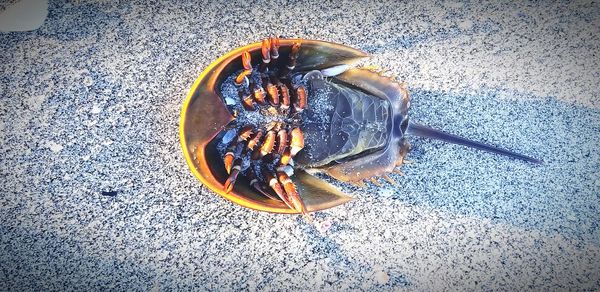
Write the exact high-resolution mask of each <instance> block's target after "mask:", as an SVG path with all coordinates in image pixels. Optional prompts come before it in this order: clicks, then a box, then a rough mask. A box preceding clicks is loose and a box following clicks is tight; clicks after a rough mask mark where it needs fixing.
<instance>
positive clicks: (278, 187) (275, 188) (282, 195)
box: [263, 169, 294, 209]
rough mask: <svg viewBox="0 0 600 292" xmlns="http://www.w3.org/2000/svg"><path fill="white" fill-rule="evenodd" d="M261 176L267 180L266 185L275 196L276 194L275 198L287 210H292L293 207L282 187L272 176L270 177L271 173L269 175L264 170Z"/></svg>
mask: <svg viewBox="0 0 600 292" xmlns="http://www.w3.org/2000/svg"><path fill="white" fill-rule="evenodd" d="M263 176H264V177H265V179H266V180H267V184H268V185H269V187H271V189H273V191H274V192H275V194H277V196H278V197H279V198H280V199H281V200H282V201H283V202H284V203H285V204H286V205H287V206H288V208H290V209H294V207H293V206H294V205H293V204H292V202H291V200H290V198H289V196H288V195H287V193H286V192H285V190H284V189H283V186H282V185H281V183H279V181H278V180H277V178H275V176H274V175H272V174H271V173H269V172H268V171H266V170H264V169H263Z"/></svg>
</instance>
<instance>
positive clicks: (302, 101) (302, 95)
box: [294, 85, 308, 113]
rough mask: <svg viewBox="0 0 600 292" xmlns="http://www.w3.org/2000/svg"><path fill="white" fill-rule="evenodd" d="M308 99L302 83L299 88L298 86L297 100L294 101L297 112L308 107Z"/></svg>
mask: <svg viewBox="0 0 600 292" xmlns="http://www.w3.org/2000/svg"><path fill="white" fill-rule="evenodd" d="M307 99H308V97H307V95H306V88H304V86H302V85H300V86H298V88H296V102H295V103H294V109H295V110H296V112H299V113H301V112H302V111H303V110H304V109H305V108H306V103H307V101H308V100H307Z"/></svg>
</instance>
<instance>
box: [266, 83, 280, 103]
mask: <svg viewBox="0 0 600 292" xmlns="http://www.w3.org/2000/svg"><path fill="white" fill-rule="evenodd" d="M266 88H267V94H268V96H269V102H270V103H271V105H274V106H275V105H278V104H279V90H277V86H275V85H273V83H271V81H267V86H266Z"/></svg>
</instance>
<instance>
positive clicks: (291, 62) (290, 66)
mask: <svg viewBox="0 0 600 292" xmlns="http://www.w3.org/2000/svg"><path fill="white" fill-rule="evenodd" d="M299 54H300V43H299V42H295V43H294V44H293V45H292V49H291V50H290V56H289V57H288V63H287V65H286V66H285V67H284V68H283V69H282V70H281V71H280V73H279V76H285V75H287V74H288V73H290V71H292V70H294V68H296V62H297V59H298V55H299Z"/></svg>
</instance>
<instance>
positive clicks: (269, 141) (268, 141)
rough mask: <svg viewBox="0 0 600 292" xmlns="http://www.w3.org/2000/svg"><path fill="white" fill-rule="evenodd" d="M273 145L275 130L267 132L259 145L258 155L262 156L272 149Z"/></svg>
mask: <svg viewBox="0 0 600 292" xmlns="http://www.w3.org/2000/svg"><path fill="white" fill-rule="evenodd" d="M274 146H275V132H274V131H272V130H271V131H269V132H267V136H266V137H265V140H264V141H263V144H262V146H260V156H261V157H264V156H265V155H267V154H269V153H271V151H273V147H274Z"/></svg>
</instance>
